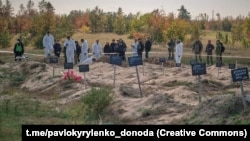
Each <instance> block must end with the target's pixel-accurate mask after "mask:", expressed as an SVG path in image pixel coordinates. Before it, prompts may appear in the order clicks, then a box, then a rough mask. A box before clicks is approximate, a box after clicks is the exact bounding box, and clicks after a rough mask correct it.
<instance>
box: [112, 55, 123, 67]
mask: <svg viewBox="0 0 250 141" xmlns="http://www.w3.org/2000/svg"><path fill="white" fill-rule="evenodd" d="M110 64H113V65H118V66H121V65H122V58H121V56H110Z"/></svg>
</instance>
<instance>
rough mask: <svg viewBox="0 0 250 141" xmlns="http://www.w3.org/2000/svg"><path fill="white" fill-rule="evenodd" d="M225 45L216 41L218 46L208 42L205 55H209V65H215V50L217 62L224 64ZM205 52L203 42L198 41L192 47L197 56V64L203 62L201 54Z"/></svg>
mask: <svg viewBox="0 0 250 141" xmlns="http://www.w3.org/2000/svg"><path fill="white" fill-rule="evenodd" d="M222 47H223V44H222V42H221V41H220V40H216V46H214V44H213V43H212V41H211V40H208V42H207V45H206V48H205V53H206V55H207V64H208V65H213V64H214V63H213V50H214V49H215V54H216V62H217V63H220V64H222V53H223V50H222ZM202 50H203V45H202V42H201V41H200V40H199V39H197V40H196V41H195V42H194V43H193V46H192V52H193V53H194V54H195V60H196V61H197V62H200V63H201V62H202V57H201V53H202Z"/></svg>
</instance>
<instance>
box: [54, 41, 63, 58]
mask: <svg viewBox="0 0 250 141" xmlns="http://www.w3.org/2000/svg"><path fill="white" fill-rule="evenodd" d="M53 48H54V54H55V56H57V57H58V58H59V57H60V53H61V50H62V47H61V44H60V43H59V40H56V43H55V44H54V46H53Z"/></svg>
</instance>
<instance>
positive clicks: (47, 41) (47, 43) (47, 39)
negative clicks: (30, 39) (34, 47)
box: [43, 31, 54, 57]
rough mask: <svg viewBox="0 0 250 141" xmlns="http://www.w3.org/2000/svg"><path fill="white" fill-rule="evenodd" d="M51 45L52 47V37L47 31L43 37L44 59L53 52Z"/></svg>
mask: <svg viewBox="0 0 250 141" xmlns="http://www.w3.org/2000/svg"><path fill="white" fill-rule="evenodd" d="M53 45H54V36H53V35H52V34H51V33H50V32H49V31H47V33H46V34H45V35H44V36H43V47H44V53H45V57H48V56H50V55H51V52H52V50H53Z"/></svg>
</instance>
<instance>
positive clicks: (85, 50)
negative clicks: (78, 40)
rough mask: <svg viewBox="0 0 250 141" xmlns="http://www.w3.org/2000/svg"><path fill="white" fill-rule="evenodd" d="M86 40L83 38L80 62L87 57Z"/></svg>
mask: <svg viewBox="0 0 250 141" xmlns="http://www.w3.org/2000/svg"><path fill="white" fill-rule="evenodd" d="M88 49H89V47H88V42H87V41H86V40H84V41H83V42H82V47H81V55H80V63H82V62H83V61H84V60H86V59H87V58H88Z"/></svg>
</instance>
